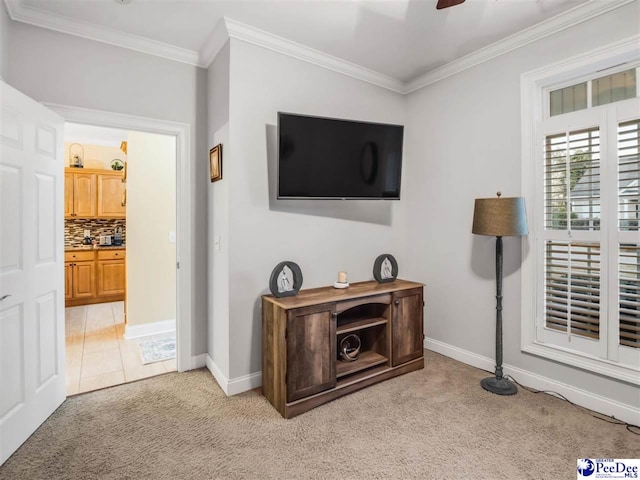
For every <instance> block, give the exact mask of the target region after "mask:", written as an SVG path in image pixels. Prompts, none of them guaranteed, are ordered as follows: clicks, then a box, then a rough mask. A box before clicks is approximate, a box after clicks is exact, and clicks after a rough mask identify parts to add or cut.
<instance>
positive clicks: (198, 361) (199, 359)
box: [189, 353, 208, 370]
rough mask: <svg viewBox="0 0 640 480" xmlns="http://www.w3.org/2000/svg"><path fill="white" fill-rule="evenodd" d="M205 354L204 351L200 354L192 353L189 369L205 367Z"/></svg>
mask: <svg viewBox="0 0 640 480" xmlns="http://www.w3.org/2000/svg"><path fill="white" fill-rule="evenodd" d="M207 356H208V355H207V354H206V353H201V354H200V355H194V356H193V357H191V365H189V370H195V369H196V368H204V367H206V366H207Z"/></svg>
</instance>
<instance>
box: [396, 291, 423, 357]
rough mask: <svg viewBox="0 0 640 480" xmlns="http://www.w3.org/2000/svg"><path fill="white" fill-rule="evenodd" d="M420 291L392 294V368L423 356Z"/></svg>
mask: <svg viewBox="0 0 640 480" xmlns="http://www.w3.org/2000/svg"><path fill="white" fill-rule="evenodd" d="M423 312H424V308H423V303H422V289H421V288H413V289H411V290H404V291H400V292H394V294H393V315H392V319H393V320H392V324H391V338H392V339H393V340H392V348H391V352H392V356H391V358H392V362H391V364H392V366H394V367H395V366H396V365H400V364H403V363H406V362H408V361H409V360H413V359H415V358H420V357H422V356H423V355H424V352H423V349H424V334H423Z"/></svg>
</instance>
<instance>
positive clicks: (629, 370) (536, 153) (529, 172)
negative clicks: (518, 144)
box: [520, 35, 640, 385]
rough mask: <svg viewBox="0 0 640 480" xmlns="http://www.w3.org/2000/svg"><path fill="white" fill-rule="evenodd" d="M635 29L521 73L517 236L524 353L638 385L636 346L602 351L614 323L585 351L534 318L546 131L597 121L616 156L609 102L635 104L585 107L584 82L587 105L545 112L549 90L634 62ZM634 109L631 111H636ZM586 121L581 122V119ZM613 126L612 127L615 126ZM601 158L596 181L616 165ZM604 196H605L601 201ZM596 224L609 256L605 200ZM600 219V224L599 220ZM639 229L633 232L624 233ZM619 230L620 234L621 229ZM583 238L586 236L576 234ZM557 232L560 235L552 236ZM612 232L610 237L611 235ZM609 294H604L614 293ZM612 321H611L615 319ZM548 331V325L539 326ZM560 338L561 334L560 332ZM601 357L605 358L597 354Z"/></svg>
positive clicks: (609, 281) (639, 85)
mask: <svg viewBox="0 0 640 480" xmlns="http://www.w3.org/2000/svg"><path fill="white" fill-rule="evenodd" d="M639 40H640V35H634V36H633V37H630V38H628V39H625V40H623V41H620V42H616V43H614V44H611V45H608V46H606V47H603V48H600V49H597V50H593V51H590V52H587V53H584V54H581V55H579V56H576V57H573V58H570V59H567V60H563V61H560V62H557V63H554V64H552V65H548V66H545V67H542V68H539V69H537V70H533V71H531V72H527V73H523V74H522V75H521V82H520V86H521V129H522V131H521V139H522V172H521V173H522V177H521V182H522V191H523V194H524V196H525V198H526V199H527V217H528V220H529V231H530V234H529V236H528V237H523V238H522V258H523V261H522V268H521V281H522V302H521V304H522V307H521V350H522V351H523V352H526V353H530V354H534V355H538V356H541V357H544V358H548V359H551V360H554V361H557V362H560V363H563V364H568V365H572V366H575V367H578V368H582V369H585V370H588V371H591V372H595V373H599V374H602V375H605V376H608V377H613V378H617V379H620V380H623V381H626V382H629V383H632V384H635V385H640V374H639V373H640V349H634V348H630V347H624V348H628V349H629V350H638V351H633V352H631V354H630V355H626V356H625V358H624V359H622V361H621V359H620V358H618V357H616V356H614V357H613V358H611V357H610V358H606V356H607V350H609V351H611V349H612V348H615V349H618V348H619V346H618V345H617V334H616V332H615V330H614V328H617V327H618V326H619V322H617V321H614V322H609V321H608V322H607V325H606V326H605V325H602V326H601V336H600V339H599V340H598V342H599V345H598V347H597V348H596V349H595V351H594V350H592V352H591V353H585V352H580V351H577V350H575V349H573V348H570V347H569V345H568V344H567V343H569V342H562V341H559V342H555V341H553V344H552V343H550V342H551V341H552V340H550V339H547V340H546V341H545V338H547V337H553V335H548V334H547V337H545V336H544V335H542V332H541V325H540V322H539V319H538V318H537V308H538V307H537V306H538V305H541V303H539V302H540V295H542V296H544V294H545V292H544V288H543V286H544V278H543V277H544V273H545V272H544V252H543V251H542V252H541V251H540V249H541V248H542V250H544V246H543V241H542V240H543V239H544V238H547V237H548V236H547V237H545V236H544V235H543V234H544V216H543V215H541V212H542V211H541V210H540V209H541V208H543V206H544V185H543V181H541V179H542V178H543V175H544V171H543V170H544V162H540V161H539V160H540V152H542V151H543V149H544V141H545V138H546V135H548V134H553V133H558V132H559V131H572V130H577V129H582V128H585V127H587V126H588V125H591V124H593V126H600V128H601V132H600V135H601V142H602V144H601V148H602V154H603V156H604V155H605V152H604V149H605V148H606V149H607V152H608V154H609V155H610V154H611V153H612V152H613V155H614V156H616V158H617V151H616V148H617V137H616V138H607V132H606V130H607V128H606V126H607V125H610V124H611V122H612V121H614V122H617V123H621V122H622V121H624V120H623V119H621V118H619V117H620V115H616V114H612V113H611V112H612V111H613V110H612V108H611V106H612V105H616V106H620V110H621V111H622V112H627V111H629V110H633V109H634V108H636V105H640V99H639V98H634V99H627V100H623V101H620V102H615V103H611V104H605V105H601V106H597V107H591V106H590V105H591V98H590V96H591V88H590V84H591V83H590V82H589V83H588V85H589V87H588V107H587V108H586V109H583V110H577V111H574V112H570V113H566V114H561V115H554V116H551V115H550V105H549V92H550V91H551V90H556V89H558V88H563V87H564V86H568V85H572V84H576V83H581V82H583V81H585V80H591V79H595V78H600V77H602V76H605V75H608V74H611V73H616V72H618V71H624V70H628V69H630V68H633V67H635V68H638V65H640V48H639V47H638V44H639V43H638V42H639ZM636 90H637V93H638V94H639V95H638V96H639V97H640V78H639V77H638V70H636ZM637 111H638V110H637V109H636V113H635V115H636V118H637V116H638V114H637ZM585 122H586V123H585ZM616 131H617V130H616ZM605 163H607V162H601V165H600V169H601V170H600V171H601V180H600V181H601V183H602V184H606V183H605V182H608V181H610V180H609V179H610V177H611V175H613V176H615V177H616V178H617V171H611V170H612V168H611V166H608V165H604V164H605ZM605 202H606V201H605ZM601 208H602V212H603V214H602V216H603V217H606V218H603V219H602V221H601V226H600V228H601V230H600V231H598V232H582V233H590V234H591V233H593V235H591V236H592V237H594V240H596V239H597V240H596V241H598V242H599V243H600V245H601V251H602V255H603V256H604V255H606V256H607V257H608V260H609V261H611V258H612V257H613V256H614V252H617V248H611V247H610V245H611V246H613V245H614V243H613V242H614V241H615V242H617V241H618V240H617V239H618V238H619V233H620V232H618V231H617V228H609V227H608V226H607V224H608V222H610V221H611V220H610V219H609V218H608V217H609V215H608V214H605V213H604V212H606V211H608V210H609V205H608V204H603V205H602V206H601ZM603 222H604V223H603ZM626 233H632V234H637V232H626ZM623 237H624V235H623ZM578 238H580V239H583V238H584V235H581V236H580V237H578ZM558 239H560V237H558ZM614 239H615V240H614ZM604 270H605V269H603V272H602V276H601V283H602V285H605V282H606V288H607V290H606V292H607V294H606V295H603V297H604V296H606V297H607V298H605V299H603V300H604V303H605V308H602V309H601V315H603V316H607V317H608V316H609V315H608V313H609V312H610V311H611V310H610V309H611V308H613V307H616V308H617V303H618V299H617V292H618V290H617V288H615V289H614V290H611V287H612V285H613V284H614V283H615V282H616V281H617V279H616V278H608V275H607V272H605V271H604ZM614 296H615V297H616V298H615V302H614V301H610V300H611V299H612V298H613V297H614ZM613 324H615V325H613ZM545 333H546V332H545ZM565 337H566V335H565ZM581 340H584V341H585V342H593V341H594V340H587V339H579V338H576V337H571V342H572V344H576V342H577V343H580V342H579V341H581ZM578 348H579V347H578ZM603 357H605V358H603Z"/></svg>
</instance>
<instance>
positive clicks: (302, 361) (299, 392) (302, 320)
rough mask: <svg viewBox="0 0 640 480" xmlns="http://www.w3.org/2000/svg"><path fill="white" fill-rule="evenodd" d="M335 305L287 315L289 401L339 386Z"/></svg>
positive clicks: (301, 309) (320, 306)
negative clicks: (337, 383) (337, 378)
mask: <svg viewBox="0 0 640 480" xmlns="http://www.w3.org/2000/svg"><path fill="white" fill-rule="evenodd" d="M335 311H336V307H335V304H334V303H329V304H324V305H314V306H313V307H306V308H297V309H294V310H289V312H287V330H286V342H287V370H286V371H287V373H286V375H285V378H286V379H287V380H286V382H287V401H288V402H292V401H294V400H298V399H299V398H303V397H306V396H308V395H313V394H314V393H318V392H321V391H323V390H327V389H330V388H334V387H335V386H336V355H337V353H336V316H335V315H334V314H335Z"/></svg>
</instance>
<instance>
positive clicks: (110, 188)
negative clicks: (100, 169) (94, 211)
mask: <svg viewBox="0 0 640 480" xmlns="http://www.w3.org/2000/svg"><path fill="white" fill-rule="evenodd" d="M125 186H126V184H125V183H123V182H122V173H120V172H118V173H115V174H114V173H108V174H107V173H100V174H98V217H109V218H125V217H126V207H125V206H124V205H123V203H124V202H123V195H124V189H125Z"/></svg>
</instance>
